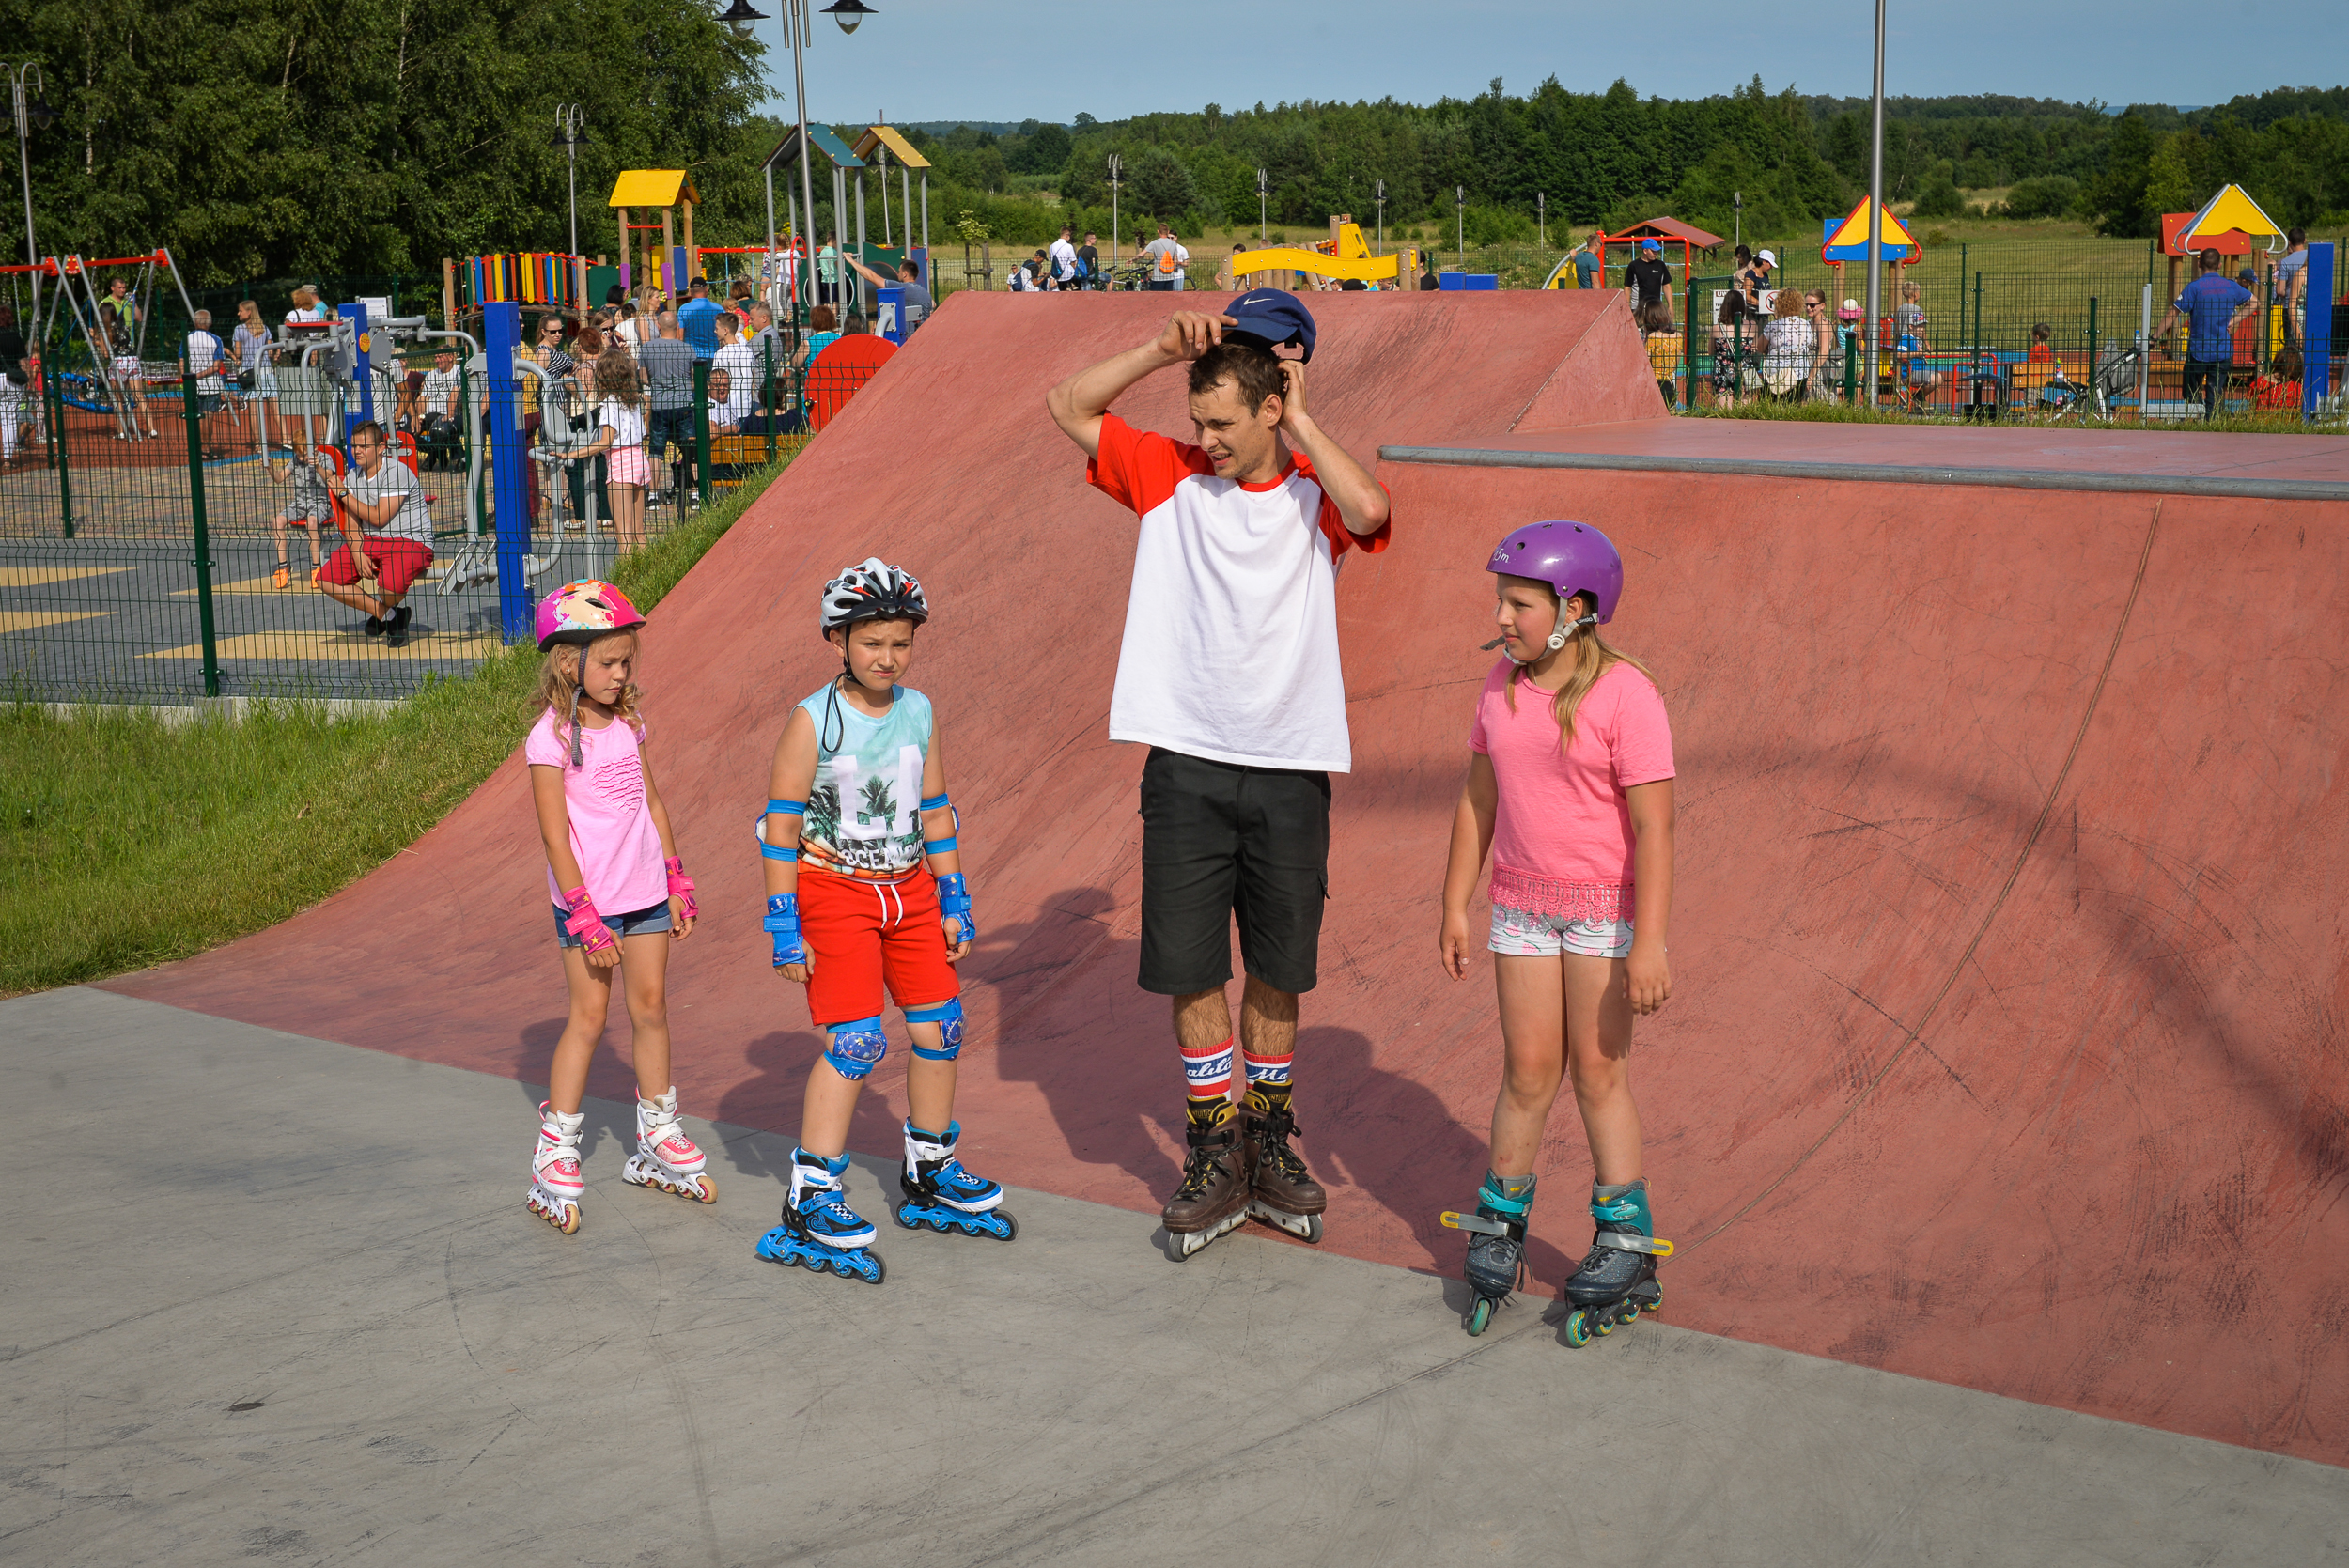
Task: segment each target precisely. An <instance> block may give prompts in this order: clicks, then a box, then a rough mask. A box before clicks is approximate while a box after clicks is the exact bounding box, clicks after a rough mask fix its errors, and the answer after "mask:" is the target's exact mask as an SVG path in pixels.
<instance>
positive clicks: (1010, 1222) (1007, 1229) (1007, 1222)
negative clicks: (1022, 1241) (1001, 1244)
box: [994, 1209, 1019, 1241]
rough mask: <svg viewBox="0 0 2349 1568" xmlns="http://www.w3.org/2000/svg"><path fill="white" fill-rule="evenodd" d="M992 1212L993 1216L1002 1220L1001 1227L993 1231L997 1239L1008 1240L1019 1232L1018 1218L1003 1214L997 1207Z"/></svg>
mask: <svg viewBox="0 0 2349 1568" xmlns="http://www.w3.org/2000/svg"><path fill="white" fill-rule="evenodd" d="M994 1213H995V1218H996V1219H1000V1220H1002V1221H1003V1229H1002V1230H1000V1231H998V1232H996V1233H995V1235H996V1239H997V1240H999V1241H1010V1240H1012V1239H1014V1238H1015V1237H1017V1236H1018V1235H1019V1220H1017V1219H1013V1218H1012V1217H1011V1216H1010V1215H1008V1214H1005V1213H1004V1212H1003V1210H1002V1209H997V1210H995V1211H994Z"/></svg>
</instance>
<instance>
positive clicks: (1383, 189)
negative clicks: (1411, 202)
mask: <svg viewBox="0 0 2349 1568" xmlns="http://www.w3.org/2000/svg"><path fill="white" fill-rule="evenodd" d="M1370 188H1371V191H1372V192H1373V193H1374V195H1375V199H1376V200H1377V203H1378V254H1379V255H1380V256H1384V255H1386V254H1387V182H1386V181H1385V180H1383V179H1374V180H1372V181H1371V182H1370Z"/></svg>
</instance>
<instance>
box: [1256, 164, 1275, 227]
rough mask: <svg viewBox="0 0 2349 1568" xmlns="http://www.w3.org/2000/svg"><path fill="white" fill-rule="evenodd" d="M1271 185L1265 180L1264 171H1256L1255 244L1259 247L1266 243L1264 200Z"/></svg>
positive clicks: (1265, 209)
mask: <svg viewBox="0 0 2349 1568" xmlns="http://www.w3.org/2000/svg"><path fill="white" fill-rule="evenodd" d="M1271 190H1272V186H1271V183H1270V182H1269V181H1268V180H1267V179H1266V178H1265V172H1264V170H1262V169H1258V170H1257V171H1256V243H1258V244H1259V245H1262V244H1266V243H1268V240H1267V238H1266V236H1267V233H1268V225H1267V222H1266V219H1265V213H1266V211H1267V210H1268V209H1267V206H1266V200H1267V198H1268V196H1269V194H1271Z"/></svg>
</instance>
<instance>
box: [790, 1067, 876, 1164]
mask: <svg viewBox="0 0 2349 1568" xmlns="http://www.w3.org/2000/svg"><path fill="white" fill-rule="evenodd" d="M861 1088H863V1084H862V1083H851V1082H849V1081H848V1079H845V1078H842V1077H841V1076H840V1073H839V1070H838V1069H837V1068H835V1067H833V1066H832V1063H830V1062H827V1061H825V1060H824V1059H823V1058H822V1057H820V1056H818V1057H817V1059H816V1065H815V1066H813V1067H811V1068H809V1069H808V1074H807V1101H806V1108H805V1110H802V1111H801V1116H800V1147H801V1148H802V1149H805V1150H806V1151H807V1152H808V1153H809V1154H812V1155H821V1156H823V1157H825V1158H826V1159H830V1158H832V1157H833V1156H835V1155H844V1154H847V1153H848V1119H849V1118H850V1117H851V1116H853V1115H855V1114H856V1095H857V1091H858V1090H859V1089H861Z"/></svg>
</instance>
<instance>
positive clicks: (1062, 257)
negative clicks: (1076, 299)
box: [1051, 227, 1077, 288]
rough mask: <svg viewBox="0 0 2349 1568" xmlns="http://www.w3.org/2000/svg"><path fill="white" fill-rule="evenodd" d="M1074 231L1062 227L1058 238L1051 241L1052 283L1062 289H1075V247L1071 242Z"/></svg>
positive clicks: (1072, 241)
mask: <svg viewBox="0 0 2349 1568" xmlns="http://www.w3.org/2000/svg"><path fill="white" fill-rule="evenodd" d="M1075 233H1076V230H1075V229H1073V228H1069V227H1063V228H1062V229H1061V231H1060V238H1059V239H1057V240H1055V241H1052V249H1051V258H1052V281H1053V282H1054V283H1057V284H1058V285H1060V287H1063V288H1074V287H1077V247H1076V244H1075V242H1074V240H1073V238H1072V237H1073V236H1074V235H1075Z"/></svg>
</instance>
